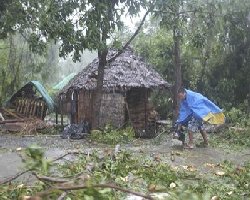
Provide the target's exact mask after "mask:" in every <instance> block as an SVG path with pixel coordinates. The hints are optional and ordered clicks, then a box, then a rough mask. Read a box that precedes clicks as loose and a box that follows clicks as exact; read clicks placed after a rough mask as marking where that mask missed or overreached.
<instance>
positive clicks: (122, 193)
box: [0, 146, 250, 200]
mask: <svg viewBox="0 0 250 200" xmlns="http://www.w3.org/2000/svg"><path fill="white" fill-rule="evenodd" d="M25 155H26V163H27V164H28V165H27V166H29V168H28V169H30V170H32V171H33V173H34V174H36V177H37V178H38V179H39V181H35V182H34V183H33V184H32V186H29V185H26V184H23V183H18V182H16V183H12V184H11V185H8V184H1V185H0V188H1V189H0V195H1V198H2V199H21V198H23V197H24V196H36V197H37V198H38V197H43V199H57V198H58V197H59V196H60V195H62V194H63V191H66V194H65V195H66V197H67V199H100V200H102V199H124V198H125V197H126V196H127V193H130V192H135V191H136V192H139V194H141V195H142V194H143V195H145V196H147V197H148V198H150V194H151V195H156V196H157V195H160V194H162V193H167V194H168V195H169V197H168V198H166V200H167V199H169V200H181V199H183V198H188V199H190V200H196V199H199V200H200V199H201V200H210V199H211V198H212V197H215V196H216V197H218V198H219V199H221V200H230V199H238V198H241V197H242V198H249V197H250V193H249V191H250V185H249V178H250V163H245V164H244V165H242V166H236V165H234V164H233V163H231V162H229V161H226V160H225V161H224V162H222V163H217V164H212V163H205V165H206V166H205V167H207V168H208V169H210V170H209V172H208V173H202V174H201V173H200V172H199V171H198V170H197V169H195V168H193V167H192V166H179V167H173V166H170V165H169V164H167V163H166V162H164V160H163V158H164V157H160V156H153V157H152V156H150V155H145V154H141V153H139V152H137V153H132V152H130V151H124V150H123V151H119V152H115V151H114V150H113V149H106V150H104V151H93V152H89V153H84V152H78V154H77V157H75V158H77V159H75V158H74V159H66V160H65V161H64V162H63V163H61V164H56V163H54V162H53V161H48V160H47V159H45V158H44V156H43V152H42V151H41V148H39V147H36V146H32V147H30V148H28V149H26V150H25ZM72 156H73V154H72ZM69 158H70V157H69ZM71 158H73V157H71ZM55 170H57V173H56V174H57V175H56V174H55V173H54V172H55ZM44 175H46V176H44ZM114 186H115V187H116V189H113V188H114ZM74 187H79V188H78V189H74V190H73V189H72V188H74ZM156 199H157V198H156Z"/></svg>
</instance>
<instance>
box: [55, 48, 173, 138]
mask: <svg viewBox="0 0 250 200" xmlns="http://www.w3.org/2000/svg"><path fill="white" fill-rule="evenodd" d="M116 54H117V51H116V50H114V49H110V50H109V53H108V58H111V57H113V56H115V55H116ZM97 70H98V59H95V60H94V61H93V62H92V63H90V64H89V65H88V66H87V67H86V68H84V69H83V70H82V71H81V72H80V73H78V74H77V75H76V76H75V77H74V78H73V79H72V80H71V81H70V82H69V83H68V84H67V85H66V86H65V87H64V88H63V89H62V90H61V92H60V94H59V112H61V114H68V115H70V119H71V123H84V122H89V123H90V124H91V123H92V122H93V120H94V117H95V116H94V115H93V106H94V96H95V92H96V90H95V89H96V83H97ZM168 87H170V84H169V83H167V82H166V81H165V80H164V79H163V78H162V77H161V76H160V74H159V73H157V72H156V71H155V70H154V69H153V68H152V67H151V66H149V65H148V64H147V63H145V62H143V60H142V58H141V57H139V56H137V55H135V54H134V53H133V50H132V49H131V48H127V49H126V50H125V51H124V52H123V53H122V54H121V55H120V56H119V57H117V58H116V59H115V60H114V61H113V62H112V63H110V64H109V65H108V66H106V67H105V72H104V83H103V96H102V102H101V109H100V115H99V116H100V118H99V119H98V120H99V126H100V127H102V126H104V125H105V124H107V123H111V124H112V125H113V126H116V127H120V126H123V125H124V124H125V123H126V122H130V123H131V124H132V126H133V128H134V129H135V131H136V133H137V136H138V137H153V135H150V133H152V131H151V127H152V126H153V125H154V123H155V121H156V116H157V113H156V111H155V110H154V107H153V105H152V104H151V102H150V101H149V96H150V93H151V91H152V90H154V89H166V88H168ZM154 130H155V129H154ZM153 134H154V133H153Z"/></svg>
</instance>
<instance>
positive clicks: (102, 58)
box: [92, 49, 108, 129]
mask: <svg viewBox="0 0 250 200" xmlns="http://www.w3.org/2000/svg"><path fill="white" fill-rule="evenodd" d="M107 54H108V49H105V50H99V51H98V58H99V64H98V76H97V86H96V91H95V95H94V108H93V111H94V115H93V120H92V122H93V124H92V128H94V129H95V128H98V127H99V125H100V108H101V102H102V88H103V79H104V68H105V65H106V63H107V60H106V59H107Z"/></svg>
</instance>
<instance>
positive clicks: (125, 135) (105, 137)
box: [90, 124, 135, 144]
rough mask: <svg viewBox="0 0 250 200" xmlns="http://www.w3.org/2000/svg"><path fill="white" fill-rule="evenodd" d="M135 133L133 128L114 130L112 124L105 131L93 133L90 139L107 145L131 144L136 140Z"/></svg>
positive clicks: (94, 131)
mask: <svg viewBox="0 0 250 200" xmlns="http://www.w3.org/2000/svg"><path fill="white" fill-rule="evenodd" d="M134 136H135V133H134V129H133V128H132V127H127V128H125V129H114V128H113V127H112V126H111V125H110V124H108V125H106V126H105V127H104V129H103V130H93V131H91V135H90V138H91V139H92V140H94V141H97V142H100V143H105V144H119V143H129V142H131V141H132V140H133V139H134Z"/></svg>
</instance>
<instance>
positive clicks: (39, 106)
mask: <svg viewBox="0 0 250 200" xmlns="http://www.w3.org/2000/svg"><path fill="white" fill-rule="evenodd" d="M54 106H55V103H54V101H53V99H52V98H51V97H50V95H49V94H48V92H47V91H46V89H45V88H44V87H43V85H42V84H41V83H40V82H39V81H30V82H28V83H26V84H25V85H24V86H23V87H21V88H20V89H19V90H18V91H17V92H15V93H14V94H13V95H12V97H11V98H10V99H9V100H8V101H7V104H6V107H7V108H10V109H14V111H15V112H16V113H17V114H19V115H20V116H24V117H37V118H41V119H44V117H45V116H46V114H47V113H50V112H53V111H54Z"/></svg>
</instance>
